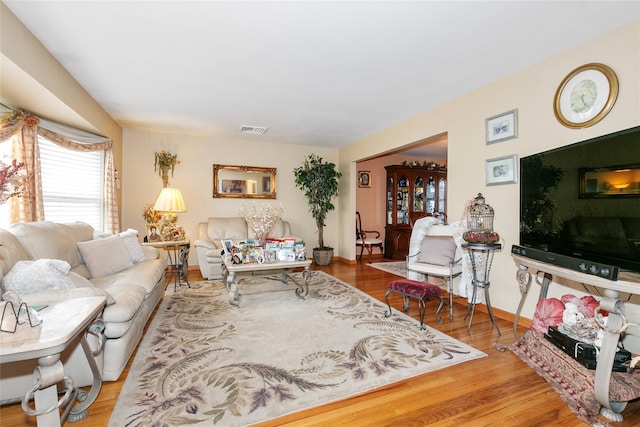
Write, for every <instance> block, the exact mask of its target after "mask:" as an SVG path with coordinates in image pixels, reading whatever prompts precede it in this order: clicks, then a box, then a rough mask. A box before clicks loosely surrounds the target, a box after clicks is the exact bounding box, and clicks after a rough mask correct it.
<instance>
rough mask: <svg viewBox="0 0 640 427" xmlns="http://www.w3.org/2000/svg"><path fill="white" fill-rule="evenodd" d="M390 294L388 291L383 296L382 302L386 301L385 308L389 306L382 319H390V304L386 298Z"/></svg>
mask: <svg viewBox="0 0 640 427" xmlns="http://www.w3.org/2000/svg"><path fill="white" fill-rule="evenodd" d="M390 293H391V291H390V290H389V291H387V292H385V294H384V300H385V301H386V303H387V306H389V311H388V312H386V313H385V314H384V317H391V303H390V302H389V298H388V297H389V294H390Z"/></svg>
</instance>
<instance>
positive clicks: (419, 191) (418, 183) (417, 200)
mask: <svg viewBox="0 0 640 427" xmlns="http://www.w3.org/2000/svg"><path fill="white" fill-rule="evenodd" d="M424 204H425V200H424V179H422V177H421V176H418V177H416V179H415V182H414V183H413V211H414V212H424V206H425V205H424Z"/></svg>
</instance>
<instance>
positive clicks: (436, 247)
mask: <svg viewBox="0 0 640 427" xmlns="http://www.w3.org/2000/svg"><path fill="white" fill-rule="evenodd" d="M455 255H456V242H455V240H453V237H451V236H427V237H425V238H424V240H423V241H422V249H421V250H420V254H418V262H424V263H426V264H435V265H449V263H450V262H452V261H454V258H455Z"/></svg>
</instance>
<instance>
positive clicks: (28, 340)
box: [0, 297, 106, 427]
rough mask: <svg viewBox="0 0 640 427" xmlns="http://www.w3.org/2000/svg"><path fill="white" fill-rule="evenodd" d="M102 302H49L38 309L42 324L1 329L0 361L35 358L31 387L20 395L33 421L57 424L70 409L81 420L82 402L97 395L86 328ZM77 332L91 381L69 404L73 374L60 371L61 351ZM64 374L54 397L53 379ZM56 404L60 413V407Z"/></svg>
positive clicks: (97, 373) (84, 410)
mask: <svg viewBox="0 0 640 427" xmlns="http://www.w3.org/2000/svg"><path fill="white" fill-rule="evenodd" d="M105 302H106V299H105V298H104V297H85V298H74V299H70V300H67V301H60V302H56V303H51V304H49V305H48V306H47V307H45V308H43V309H42V310H41V311H40V312H39V314H40V316H41V317H42V324H40V325H38V326H34V327H31V326H29V325H25V324H23V325H20V326H18V329H17V330H16V331H15V332H13V333H10V332H1V333H0V334H1V335H0V336H1V337H2V345H1V346H0V363H8V362H17V361H21V360H30V359H37V360H38V365H37V366H36V368H35V370H34V372H33V378H34V380H33V381H34V387H33V389H32V390H27V391H26V394H25V396H24V399H23V400H22V409H23V410H24V411H25V413H26V414H28V415H32V416H36V420H37V423H38V426H46V427H49V426H54V427H59V426H60V425H61V423H62V422H64V421H65V419H66V417H67V415H69V414H71V417H72V418H73V419H74V420H76V421H78V420H81V419H83V418H84V417H85V416H86V414H87V408H88V407H89V406H90V405H91V404H92V403H93V402H94V401H95V399H96V397H97V396H98V392H99V391H100V388H101V387H102V376H101V374H100V370H99V368H98V365H97V363H96V361H95V359H94V358H93V354H92V350H91V348H90V346H89V344H88V342H87V340H86V337H85V332H87V329H89V328H90V326H91V325H92V323H93V322H94V320H95V319H96V317H97V316H98V315H99V314H100V313H101V312H102V309H103V307H104V305H105ZM91 329H92V330H93V332H94V333H95V332H97V333H101V330H100V327H99V326H97V325H96V328H94V327H91ZM94 329H95V330H94ZM78 336H81V338H80V342H81V344H82V349H83V350H84V353H85V355H86V356H87V359H88V361H89V366H90V367H91V371H92V373H93V385H92V386H91V391H90V392H89V394H88V397H86V396H84V394H83V395H82V396H80V397H81V398H80V399H79V400H81V403H80V404H78V405H76V406H72V405H73V404H74V401H75V397H76V395H77V394H78V390H77V389H75V388H74V387H73V379H71V378H70V377H68V376H65V375H64V366H63V365H62V362H61V361H60V353H61V352H62V351H63V350H64V349H66V348H67V346H68V345H69V344H70V343H71V342H72V341H73V340H74V339H75V338H76V337H78ZM63 380H64V383H65V385H66V387H67V390H66V393H65V395H64V397H63V398H62V399H61V400H60V401H58V390H57V386H56V384H57V383H58V382H60V381H63ZM32 396H33V397H34V400H35V410H33V409H31V408H30V407H29V401H30V400H31V397H32ZM71 397H73V399H72V398H71ZM85 397H86V398H85ZM61 407H62V408H63V411H62V415H61V414H60V411H59V408H61Z"/></svg>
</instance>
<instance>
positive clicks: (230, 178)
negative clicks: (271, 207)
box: [213, 164, 276, 199]
mask: <svg viewBox="0 0 640 427" xmlns="http://www.w3.org/2000/svg"><path fill="white" fill-rule="evenodd" d="M213 197H214V198H236V199H275V198H276V168H263V167H256V166H232V165H216V164H214V165H213Z"/></svg>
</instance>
